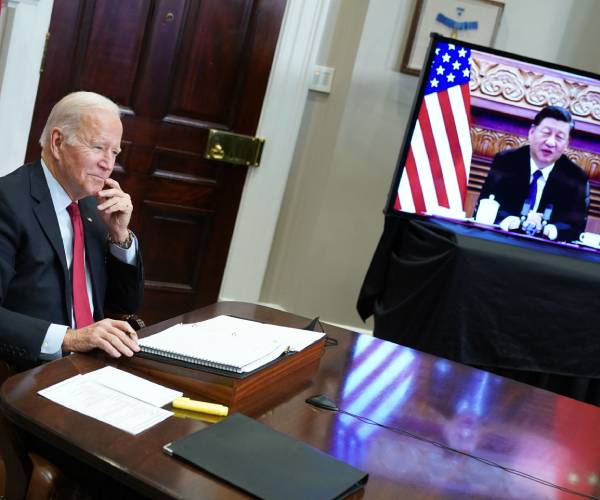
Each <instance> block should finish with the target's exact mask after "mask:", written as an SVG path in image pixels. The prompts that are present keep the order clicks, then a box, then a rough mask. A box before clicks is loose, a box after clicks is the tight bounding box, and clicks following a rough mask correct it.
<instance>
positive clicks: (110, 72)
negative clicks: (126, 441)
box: [28, 0, 285, 323]
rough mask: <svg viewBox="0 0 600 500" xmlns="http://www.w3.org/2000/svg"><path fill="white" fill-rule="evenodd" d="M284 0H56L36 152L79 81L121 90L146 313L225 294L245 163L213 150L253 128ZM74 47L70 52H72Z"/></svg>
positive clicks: (118, 171) (110, 91)
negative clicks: (220, 135)
mask: <svg viewBox="0 0 600 500" xmlns="http://www.w3.org/2000/svg"><path fill="white" fill-rule="evenodd" d="M284 3H285V0H265V1H260V0H187V1H186V0H155V1H152V0H127V1H126V2H124V1H122V0H95V1H94V0H79V1H74V0H55V2H54V9H53V14H52V21H51V25H50V32H51V36H50V41H49V45H48V56H47V61H46V63H45V70H44V73H43V74H42V79H41V81H40V88H39V92H38V99H37V102H36V109H35V113H34V118H33V121H32V129H31V135H30V143H29V148H28V159H30V160H34V159H37V158H38V157H39V146H37V145H36V142H37V138H38V137H39V134H40V132H41V129H42V127H43V124H44V122H45V120H46V117H47V116H48V113H49V111H50V109H51V107H52V105H53V104H54V103H55V102H56V101H57V100H58V99H60V98H61V97H62V96H63V95H65V94H66V93H68V92H70V91H73V90H79V89H84V90H92V91H95V92H99V93H101V94H104V95H107V96H108V97H110V98H111V99H113V100H115V102H117V103H118V104H119V106H120V107H121V110H122V112H123V125H124V134H123V143H122V150H123V151H122V153H121V155H120V156H119V159H118V163H119V165H118V166H117V168H115V173H114V174H113V177H114V178H116V179H117V180H118V181H119V182H120V183H121V185H122V186H123V188H124V189H125V190H126V191H127V192H129V193H130V194H131V196H132V199H133V202H134V216H133V220H132V229H133V230H134V231H135V232H136V234H137V235H138V236H139V239H140V244H141V248H142V253H143V255H144V263H145V268H146V296H145V301H144V309H143V311H142V314H143V317H144V319H145V320H146V321H147V322H148V323H151V322H154V321H158V320H160V319H164V318H167V317H170V316H173V315H175V314H180V313H182V312H185V311H187V310H190V309H193V308H196V307H201V306H203V305H206V304H209V303H212V302H214V301H216V299H217V294H218V291H219V287H220V283H221V279H222V275H223V270H224V267H225V262H226V259H227V252H228V249H229V243H230V240H231V235H232V232H233V227H234V224H235V217H236V214H237V209H238V206H239V200H240V196H241V192H242V187H243V183H244V180H245V176H246V168H245V167H240V166H235V165H231V164H227V163H219V162H215V161H213V160H207V159H205V158H204V156H203V153H204V149H205V146H206V140H207V136H208V129H209V128H217V129H221V130H228V131H233V132H238V133H244V134H254V132H255V130H256V125H257V123H258V118H259V115H260V110H261V108H262V101H263V98H264V93H265V90H266V85H267V81H268V76H269V71H270V68H271V63H272V59H273V54H274V50H275V45H276V41H277V36H278V33H279V28H280V24H281V19H282V15H283V9H284ZM65 55H66V58H67V59H66V60H65Z"/></svg>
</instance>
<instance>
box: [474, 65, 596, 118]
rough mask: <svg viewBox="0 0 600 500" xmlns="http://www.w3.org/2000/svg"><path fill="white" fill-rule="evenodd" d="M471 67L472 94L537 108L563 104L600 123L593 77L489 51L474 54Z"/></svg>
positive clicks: (577, 113)
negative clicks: (573, 73)
mask: <svg viewBox="0 0 600 500" xmlns="http://www.w3.org/2000/svg"><path fill="white" fill-rule="evenodd" d="M471 68H472V71H471V83H470V89H471V96H474V97H479V98H481V99H489V100H492V99H493V101H494V102H495V103H498V102H500V103H504V104H509V105H512V106H517V107H520V108H525V109H531V110H534V111H535V110H537V109H539V108H540V107H542V106H546V105H557V106H563V107H565V108H567V109H568V110H569V111H570V112H571V113H572V114H573V116H574V118H576V119H577V120H579V121H583V122H587V123H590V124H594V125H598V126H600V85H599V84H598V82H595V81H594V80H591V79H588V78H583V77H581V78H579V79H577V78H576V77H574V75H570V74H566V73H563V72H560V71H549V70H548V69H545V68H541V67H539V66H536V65H534V64H526V63H521V62H520V63H516V62H514V61H511V62H509V61H508V60H506V59H503V58H501V57H496V56H493V55H490V54H485V55H484V54H479V53H473V56H472V67H471Z"/></svg>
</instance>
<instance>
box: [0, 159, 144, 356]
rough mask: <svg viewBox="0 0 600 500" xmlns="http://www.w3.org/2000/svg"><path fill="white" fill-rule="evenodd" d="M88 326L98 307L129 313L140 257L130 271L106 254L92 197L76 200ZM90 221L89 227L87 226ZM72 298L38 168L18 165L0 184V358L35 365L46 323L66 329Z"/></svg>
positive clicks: (135, 299)
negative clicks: (88, 286)
mask: <svg viewBox="0 0 600 500" xmlns="http://www.w3.org/2000/svg"><path fill="white" fill-rule="evenodd" d="M79 207H80V210H81V216H82V219H83V226H84V234H85V253H86V262H87V265H88V269H89V272H90V277H91V282H92V292H93V302H94V319H96V320H99V319H102V318H103V317H104V310H105V307H106V308H108V309H110V310H111V311H114V312H122V313H134V312H136V311H137V309H138V308H139V306H140V304H141V300H142V291H143V271H142V264H141V257H140V256H139V255H138V258H137V265H136V266H132V265H128V264H125V263H123V262H120V261H119V260H118V259H116V258H114V257H113V256H112V255H111V254H110V252H109V249H108V243H107V230H106V226H105V225H104V223H103V222H102V220H101V219H100V216H99V214H98V212H97V209H96V200H95V199H94V198H93V197H90V198H85V199H82V200H80V201H79ZM90 220H91V222H90ZM71 302H72V292H71V280H70V276H69V270H68V269H67V265H66V258H65V252H64V247H63V243H62V238H61V235H60V229H59V226H58V220H57V218H56V213H55V211H54V206H53V205H52V199H51V197H50V191H49V189H48V185H47V183H46V179H45V177H44V172H43V170H42V165H41V163H40V162H39V161H38V162H36V163H32V164H28V165H23V166H22V167H20V168H18V169H17V170H15V171H14V172H12V173H10V174H9V175H7V176H5V177H3V178H1V179H0V357H1V358H4V359H6V360H8V361H9V362H12V363H15V364H17V365H26V364H31V363H34V362H36V361H37V360H38V358H39V354H40V350H41V345H42V342H43V340H44V337H45V335H46V331H47V329H48V326H49V325H50V323H57V324H61V325H70V324H71V308H72V304H71Z"/></svg>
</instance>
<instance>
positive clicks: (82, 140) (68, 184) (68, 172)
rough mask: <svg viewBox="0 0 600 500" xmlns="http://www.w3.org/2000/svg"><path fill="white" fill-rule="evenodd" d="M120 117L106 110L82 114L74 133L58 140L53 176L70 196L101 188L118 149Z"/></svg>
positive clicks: (83, 196)
mask: <svg viewBox="0 0 600 500" xmlns="http://www.w3.org/2000/svg"><path fill="white" fill-rule="evenodd" d="M122 134H123V126H122V124H121V120H120V119H119V118H118V117H117V116H115V114H114V113H111V112H109V111H106V110H102V109H100V110H94V111H93V112H89V113H87V114H84V115H83V116H82V117H81V122H80V125H79V128H78V130H77V132H76V133H75V136H74V137H72V138H71V139H70V140H69V142H66V141H65V140H64V137H63V138H62V139H63V140H61V141H59V145H58V146H57V155H58V158H57V160H58V167H57V172H56V175H57V177H58V181H59V182H60V183H61V185H62V186H63V188H64V189H65V191H66V192H67V193H68V194H69V196H70V197H71V199H73V200H80V199H81V198H85V197H86V196H92V195H96V194H97V193H98V191H100V190H102V188H103V187H104V182H105V181H106V179H108V178H109V177H110V174H111V173H112V171H113V168H114V166H115V159H116V157H117V155H118V154H119V152H120V151H121V147H120V145H121V136H122Z"/></svg>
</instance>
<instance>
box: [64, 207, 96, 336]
mask: <svg viewBox="0 0 600 500" xmlns="http://www.w3.org/2000/svg"><path fill="white" fill-rule="evenodd" d="M67 211H68V212H69V215H70V216H71V223H72V224H73V265H72V273H71V274H72V276H71V280H72V283H73V316H74V317H75V327H76V328H83V327H84V326H87V325H90V324H92V323H93V322H94V318H93V317H92V311H91V309H90V299H89V297H88V293H87V286H86V283H85V263H84V256H83V223H82V222H81V213H80V212H79V205H77V203H75V202H73V203H71V204H70V205H69V206H68V207H67Z"/></svg>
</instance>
